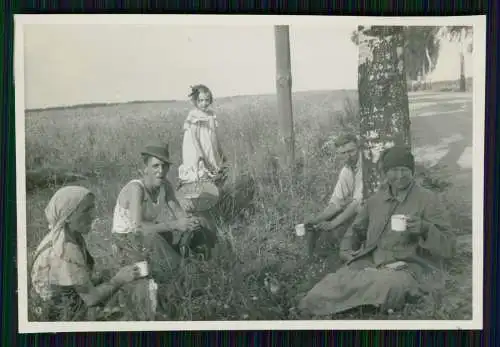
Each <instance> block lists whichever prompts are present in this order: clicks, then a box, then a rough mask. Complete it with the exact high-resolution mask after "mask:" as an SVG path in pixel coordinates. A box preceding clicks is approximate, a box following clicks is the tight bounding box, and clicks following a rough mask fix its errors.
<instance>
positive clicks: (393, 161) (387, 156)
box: [382, 146, 415, 172]
mask: <svg viewBox="0 0 500 347" xmlns="http://www.w3.org/2000/svg"><path fill="white" fill-rule="evenodd" d="M398 166H405V167H407V168H409V169H410V170H411V172H414V171H415V158H414V157H413V154H411V152H410V150H409V149H408V148H407V147H403V146H395V147H392V148H389V149H387V150H386V151H385V152H384V154H383V158H382V168H383V170H384V172H387V171H388V170H389V169H392V168H395V167H398Z"/></svg>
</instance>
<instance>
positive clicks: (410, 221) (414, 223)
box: [406, 215, 422, 235]
mask: <svg viewBox="0 0 500 347" xmlns="http://www.w3.org/2000/svg"><path fill="white" fill-rule="evenodd" d="M406 231H407V232H408V233H409V234H411V235H420V234H422V218H420V217H419V216H418V215H409V216H408V217H407V219H406Z"/></svg>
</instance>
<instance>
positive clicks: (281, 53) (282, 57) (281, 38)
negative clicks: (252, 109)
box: [274, 25, 295, 167]
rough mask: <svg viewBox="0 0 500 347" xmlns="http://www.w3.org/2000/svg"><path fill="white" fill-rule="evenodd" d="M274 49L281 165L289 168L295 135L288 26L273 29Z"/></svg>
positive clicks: (293, 153)
mask: <svg viewBox="0 0 500 347" xmlns="http://www.w3.org/2000/svg"><path fill="white" fill-rule="evenodd" d="M274 35H275V40H274V42H275V49H276V92H277V99H278V117H279V126H280V129H279V130H280V131H279V133H280V134H279V136H280V143H281V144H282V147H283V154H282V156H281V160H282V164H285V166H286V167H291V165H292V164H293V163H294V162H295V148H294V147H295V135H294V131H293V112H292V69H291V63H290V37H289V27H288V25H277V26H275V27H274Z"/></svg>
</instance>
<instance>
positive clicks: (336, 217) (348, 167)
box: [304, 134, 363, 256]
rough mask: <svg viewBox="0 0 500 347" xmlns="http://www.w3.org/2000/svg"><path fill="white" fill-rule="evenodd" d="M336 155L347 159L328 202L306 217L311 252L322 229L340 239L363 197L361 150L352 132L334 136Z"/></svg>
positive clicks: (323, 231) (335, 239)
mask: <svg viewBox="0 0 500 347" xmlns="http://www.w3.org/2000/svg"><path fill="white" fill-rule="evenodd" d="M335 147H336V152H337V156H338V157H339V159H340V160H341V161H343V163H344V167H343V168H342V170H341V171H340V174H339V176H338V179H337V184H336V186H335V189H334V191H333V194H332V197H331V198H330V201H329V203H328V206H327V207H326V208H325V210H324V211H323V212H321V213H320V214H319V215H317V216H316V217H313V218H310V219H308V220H306V222H305V223H304V224H305V225H306V230H307V243H308V255H309V256H312V255H313V254H314V249H315V247H316V242H317V239H318V237H319V235H320V233H329V234H330V239H331V240H332V241H333V242H335V241H340V240H341V239H342V237H343V236H344V234H345V232H346V231H347V228H348V227H349V226H350V225H351V224H352V221H353V220H354V217H355V216H356V213H357V210H358V207H359V206H360V204H361V202H362V200H363V179H362V169H361V162H362V158H361V151H360V149H359V145H358V140H357V138H356V136H355V135H353V134H341V135H340V136H338V137H337V139H336V140H335Z"/></svg>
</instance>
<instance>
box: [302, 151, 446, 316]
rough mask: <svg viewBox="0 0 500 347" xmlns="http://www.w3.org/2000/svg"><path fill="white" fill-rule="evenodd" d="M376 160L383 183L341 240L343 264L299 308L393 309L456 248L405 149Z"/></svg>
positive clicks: (427, 282) (421, 287)
mask: <svg viewBox="0 0 500 347" xmlns="http://www.w3.org/2000/svg"><path fill="white" fill-rule="evenodd" d="M381 160H382V169H383V170H384V172H385V181H386V182H385V184H383V185H382V186H381V187H380V188H379V189H378V191H377V192H375V193H374V194H373V195H372V196H371V197H369V198H368V199H367V201H366V203H365V204H363V205H362V207H361V208H360V211H359V212H358V214H357V216H356V218H355V220H354V222H353V224H352V225H351V227H350V228H349V229H348V231H347V232H346V234H345V235H344V238H343V240H342V242H341V245H340V252H341V257H342V258H343V259H344V260H345V261H346V265H345V266H344V267H342V268H341V269H339V270H338V271H337V272H335V273H333V274H329V275H327V276H326V277H325V278H324V279H323V280H322V281H320V282H319V283H318V284H317V285H316V286H315V287H314V288H313V289H312V290H311V291H310V292H309V293H308V294H307V295H306V297H305V298H304V299H303V300H302V302H301V303H300V305H299V306H300V308H301V309H303V310H307V311H310V312H312V313H314V314H318V315H322V314H335V313H340V312H343V311H346V310H350V309H353V308H356V307H361V306H375V307H379V308H381V309H384V310H390V309H398V308H401V307H402V306H403V305H404V303H405V300H406V298H407V297H408V296H413V295H420V294H422V293H423V292H427V291H428V290H429V288H431V287H432V286H433V285H435V284H436V283H441V282H440V281H439V280H438V279H439V278H442V277H440V276H442V275H443V273H442V269H441V266H440V265H441V264H442V261H443V260H445V259H450V258H451V257H452V256H453V254H454V249H455V233H454V231H453V229H452V227H451V224H450V220H449V216H448V212H447V210H446V208H445V207H444V206H443V204H442V203H441V202H440V199H439V197H438V196H437V195H436V194H435V193H434V192H432V191H430V190H428V189H426V188H423V187H422V186H420V185H419V184H418V183H417V182H416V181H415V180H414V170H415V161H414V157H413V155H412V154H411V152H410V151H409V150H408V149H407V148H405V147H400V146H397V147H392V148H390V149H388V150H386V151H385V152H384V155H383V157H382V159H381ZM362 245H363V247H361V246H362ZM435 276H437V277H435ZM431 278H432V279H431Z"/></svg>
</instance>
